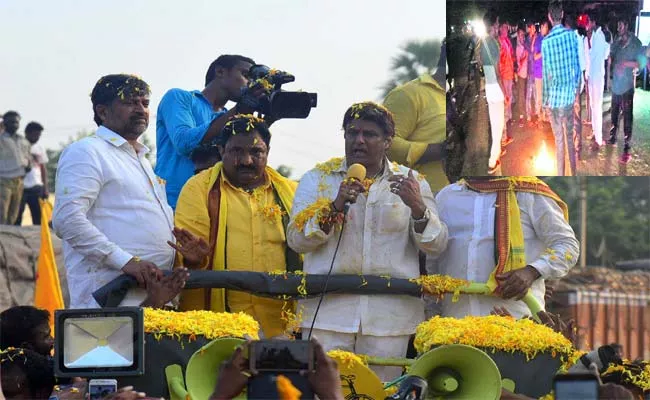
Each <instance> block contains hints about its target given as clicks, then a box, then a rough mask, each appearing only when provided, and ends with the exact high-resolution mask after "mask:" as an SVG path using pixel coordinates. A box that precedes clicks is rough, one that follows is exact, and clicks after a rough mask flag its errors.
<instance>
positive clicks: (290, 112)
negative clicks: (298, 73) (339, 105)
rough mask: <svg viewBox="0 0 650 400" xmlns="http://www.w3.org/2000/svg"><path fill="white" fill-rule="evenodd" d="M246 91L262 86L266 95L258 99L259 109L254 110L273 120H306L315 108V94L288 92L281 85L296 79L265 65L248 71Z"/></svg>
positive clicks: (254, 66)
mask: <svg viewBox="0 0 650 400" xmlns="http://www.w3.org/2000/svg"><path fill="white" fill-rule="evenodd" d="M248 75H249V79H250V84H249V87H248V89H250V88H252V87H254V86H257V85H262V86H263V87H264V89H265V90H266V92H267V95H266V96H264V97H263V98H262V99H260V107H259V109H257V110H255V111H257V112H259V113H261V114H263V115H264V116H265V118H270V119H273V120H278V119H282V118H307V117H308V116H309V113H310V112H311V109H312V108H314V107H316V104H317V94H316V93H308V92H288V91H284V90H282V85H284V84H285V83H289V82H293V81H295V80H296V78H295V77H294V76H293V75H291V74H289V73H288V72H284V71H280V70H276V69H271V68H269V67H267V66H266V65H262V64H256V65H253V66H252V67H251V68H250V70H249V71H248Z"/></svg>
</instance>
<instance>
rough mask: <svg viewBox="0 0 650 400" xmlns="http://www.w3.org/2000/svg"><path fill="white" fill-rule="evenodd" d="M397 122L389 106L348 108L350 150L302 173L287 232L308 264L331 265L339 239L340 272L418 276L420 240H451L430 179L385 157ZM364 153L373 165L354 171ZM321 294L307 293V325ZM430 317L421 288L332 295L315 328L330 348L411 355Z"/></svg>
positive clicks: (313, 269) (387, 375) (440, 243)
mask: <svg viewBox="0 0 650 400" xmlns="http://www.w3.org/2000/svg"><path fill="white" fill-rule="evenodd" d="M394 126H395V125H394V122H393V118H392V116H391V115H390V112H389V111H388V110H387V109H385V108H384V107H383V106H380V105H377V104H374V103H370V102H366V103H359V104H355V105H353V106H352V107H350V108H349V109H348V110H347V112H346V113H345V116H344V118H343V130H344V132H345V134H344V137H345V158H336V159H332V160H330V161H328V162H326V163H323V164H319V165H317V166H316V168H314V169H312V170H311V171H309V172H307V173H306V174H305V175H304V176H303V177H302V179H301V180H300V184H299V186H298V189H297V191H296V196H295V198H294V202H293V209H292V217H291V222H290V223H289V227H288V229H287V241H288V243H289V246H291V248H293V249H294V250H295V251H297V252H299V253H304V254H305V262H304V267H303V269H304V271H305V272H306V273H309V274H327V273H328V271H329V270H330V265H332V259H333V258H334V253H335V249H336V248H337V246H338V247H339V248H338V252H336V257H335V259H334V264H333V267H332V274H366V275H386V276H391V277H395V278H406V279H409V278H417V277H418V276H419V275H420V269H419V262H418V250H419V251H423V252H424V253H426V254H427V255H429V256H435V255H437V254H440V252H441V251H442V250H443V249H444V248H445V246H446V243H447V228H446V227H445V225H444V224H442V223H441V222H440V220H439V218H438V212H437V207H436V203H435V201H434V198H433V194H432V193H431V189H430V187H429V184H428V183H427V181H426V180H424V179H422V178H421V176H419V175H418V174H417V173H416V172H414V171H411V170H409V169H408V168H406V167H403V166H400V165H398V164H396V163H393V164H391V163H390V161H388V159H387V158H386V150H387V149H388V148H389V147H390V145H391V143H392V138H393V135H394V134H395V128H394ZM355 163H358V164H362V165H363V166H364V167H365V168H366V177H367V178H366V179H365V180H364V182H360V181H359V180H356V179H346V171H347V170H348V167H349V166H350V165H352V164H355ZM348 204H349V211H348V212H347V213H345V211H344V210H346V209H347V207H348ZM341 230H342V231H341ZM340 235H342V237H341V240H340V245H337V242H338V240H339V236H340ZM318 301H319V299H309V300H304V301H301V302H300V305H299V309H300V307H304V310H303V311H304V314H303V316H304V317H303V320H302V327H303V328H305V332H308V331H309V328H310V327H311V326H312V321H313V320H314V313H315V310H316V308H317V304H318ZM423 320H424V303H423V301H422V299H420V298H416V297H409V296H391V295H373V296H359V295H348V294H336V295H327V296H325V297H324V300H323V303H322V304H321V306H320V309H319V311H318V314H317V318H316V320H315V323H314V325H313V326H314V329H313V331H312V333H313V335H314V336H316V337H317V338H318V340H319V341H320V342H321V343H322V344H323V347H324V348H325V349H326V350H330V349H335V348H338V349H342V350H347V351H353V352H356V353H361V354H367V355H371V356H382V357H404V356H405V355H406V350H407V346H408V341H409V337H410V335H411V334H413V333H414V332H415V328H416V327H417V325H418V324H419V323H420V322H422V321H423ZM373 369H374V370H375V372H377V374H378V375H379V377H380V378H381V379H384V380H388V379H391V378H395V377H396V375H398V374H399V372H400V371H399V368H395V367H376V368H373Z"/></svg>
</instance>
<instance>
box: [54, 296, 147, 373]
mask: <svg viewBox="0 0 650 400" xmlns="http://www.w3.org/2000/svg"><path fill="white" fill-rule="evenodd" d="M54 321H55V325H54V330H55V333H56V335H55V338H56V340H55V343H54V359H55V360H54V372H55V375H56V376H58V377H75V376H80V377H93V378H97V377H118V376H138V375H142V374H144V316H143V312H142V309H141V308H137V307H124V308H102V309H76V310H57V311H55V314H54Z"/></svg>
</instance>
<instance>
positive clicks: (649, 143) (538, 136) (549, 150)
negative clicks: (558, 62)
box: [501, 89, 650, 176]
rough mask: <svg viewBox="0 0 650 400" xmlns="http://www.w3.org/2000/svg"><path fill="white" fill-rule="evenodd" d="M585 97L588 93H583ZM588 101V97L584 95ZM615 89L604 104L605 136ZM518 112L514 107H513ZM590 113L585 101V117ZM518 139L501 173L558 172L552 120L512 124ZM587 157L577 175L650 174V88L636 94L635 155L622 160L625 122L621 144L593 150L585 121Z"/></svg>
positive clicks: (621, 130)
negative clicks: (595, 151) (531, 124)
mask: <svg viewBox="0 0 650 400" xmlns="http://www.w3.org/2000/svg"><path fill="white" fill-rule="evenodd" d="M583 97H584V96H583ZM583 102H584V99H583ZM610 104H611V93H605V96H604V104H603V113H604V114H603V135H604V136H603V137H604V138H608V137H609V129H610V127H611V122H610V121H611V118H610ZM513 114H514V110H513ZM586 116H587V113H586V108H585V107H584V103H583V110H582V118H583V120H584V119H586ZM510 132H511V135H512V137H513V138H514V139H515V141H514V142H513V143H512V144H510V145H509V146H507V147H506V154H505V155H504V156H503V157H502V159H501V162H502V167H501V173H502V174H503V175H506V176H517V175H519V176H528V175H555V174H556V168H555V165H554V163H555V141H554V138H553V132H552V130H551V126H550V125H549V124H543V125H542V126H541V127H540V128H537V127H529V126H528V125H525V126H524V127H523V128H520V127H519V125H518V123H514V124H512V125H511V128H510ZM582 135H583V151H582V155H583V160H582V161H578V165H577V169H578V171H577V175H590V176H611V175H620V176H639V175H650V92H648V91H644V90H641V89H637V90H636V92H635V94H634V123H633V130H632V138H633V139H632V159H631V160H630V162H629V163H628V164H627V165H623V164H620V163H619V159H620V156H621V154H622V152H623V124H622V118H620V122H619V132H618V145H617V146H603V147H601V149H600V151H599V152H598V153H597V154H596V153H592V152H591V151H590V150H589V148H588V145H589V143H590V139H589V138H590V137H591V135H592V132H591V124H588V123H584V124H583V128H582Z"/></svg>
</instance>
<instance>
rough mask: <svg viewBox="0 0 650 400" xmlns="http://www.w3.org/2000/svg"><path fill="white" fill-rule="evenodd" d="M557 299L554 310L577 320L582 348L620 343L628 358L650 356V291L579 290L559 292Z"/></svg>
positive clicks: (566, 317)
mask: <svg viewBox="0 0 650 400" xmlns="http://www.w3.org/2000/svg"><path fill="white" fill-rule="evenodd" d="M554 301H556V302H557V303H559V306H557V307H553V311H554V312H558V313H560V314H561V315H562V317H563V318H565V319H568V318H573V319H575V320H576V322H577V327H578V337H579V348H580V349H583V350H589V349H595V348H598V347H600V346H602V345H605V344H610V343H620V344H621V345H623V353H624V356H625V357H626V358H628V359H631V360H634V359H636V358H643V359H646V360H647V359H650V332H649V331H648V330H649V328H650V308H649V307H648V304H650V294H626V293H604V292H591V291H580V290H576V291H572V292H560V293H557V294H556V295H554Z"/></svg>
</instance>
